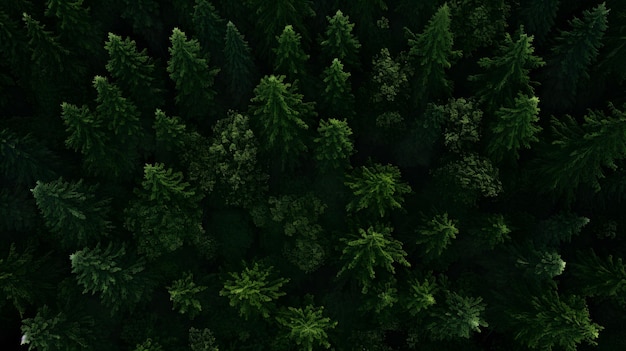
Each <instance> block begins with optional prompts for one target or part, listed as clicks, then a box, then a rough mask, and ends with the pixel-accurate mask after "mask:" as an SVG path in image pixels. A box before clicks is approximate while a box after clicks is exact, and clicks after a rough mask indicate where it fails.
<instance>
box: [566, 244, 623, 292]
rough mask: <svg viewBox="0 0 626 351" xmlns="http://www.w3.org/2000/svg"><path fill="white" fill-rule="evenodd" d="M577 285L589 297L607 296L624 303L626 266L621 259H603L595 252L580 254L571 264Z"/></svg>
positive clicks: (611, 257)
mask: <svg viewBox="0 0 626 351" xmlns="http://www.w3.org/2000/svg"><path fill="white" fill-rule="evenodd" d="M571 271H572V275H573V276H574V278H575V279H576V284H577V285H580V286H581V289H582V291H583V293H584V294H586V295H587V296H606V297H613V298H618V299H620V300H621V301H623V296H624V292H626V265H624V263H623V261H622V259H621V258H614V257H613V255H608V256H606V257H605V258H601V257H599V256H598V255H596V253H595V252H594V251H593V250H590V252H588V253H584V254H583V253H580V254H579V255H578V260H576V261H573V262H572V264H571Z"/></svg>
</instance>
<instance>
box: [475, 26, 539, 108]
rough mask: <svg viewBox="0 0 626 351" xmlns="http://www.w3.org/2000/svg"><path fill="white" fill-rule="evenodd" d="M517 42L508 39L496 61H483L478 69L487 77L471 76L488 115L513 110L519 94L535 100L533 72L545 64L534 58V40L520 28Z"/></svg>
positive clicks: (501, 47) (486, 59) (511, 38)
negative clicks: (489, 112) (476, 84)
mask: <svg viewBox="0 0 626 351" xmlns="http://www.w3.org/2000/svg"><path fill="white" fill-rule="evenodd" d="M516 37H517V39H516V40H515V41H514V39H513V37H511V35H510V34H508V33H506V34H505V36H504V43H502V44H501V45H500V46H499V47H498V51H497V53H496V55H495V56H494V57H491V58H490V57H483V58H481V59H480V60H478V65H479V66H480V67H481V68H483V70H484V73H480V74H477V75H474V76H470V78H469V79H470V80H472V81H476V82H478V83H479V84H480V85H479V88H478V92H477V95H478V96H479V98H480V103H481V104H484V105H485V106H486V108H487V110H488V111H491V112H495V111H497V110H498V109H499V108H500V107H506V108H511V107H513V106H514V104H515V98H516V97H517V96H518V94H520V93H521V94H524V95H528V96H533V91H534V89H533V87H532V84H533V82H531V80H530V76H529V74H530V71H531V70H532V69H535V68H539V67H542V66H543V65H544V64H545V63H544V62H543V60H542V59H541V58H540V57H538V56H535V55H534V48H533V46H532V43H533V37H532V36H528V35H527V34H525V33H524V31H523V28H520V30H519V32H518V33H516Z"/></svg>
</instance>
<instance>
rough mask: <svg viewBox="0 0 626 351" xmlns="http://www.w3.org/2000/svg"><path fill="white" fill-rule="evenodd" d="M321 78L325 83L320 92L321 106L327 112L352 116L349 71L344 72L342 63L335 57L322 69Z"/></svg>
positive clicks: (352, 106)
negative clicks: (321, 92) (322, 90)
mask: <svg viewBox="0 0 626 351" xmlns="http://www.w3.org/2000/svg"><path fill="white" fill-rule="evenodd" d="M322 77H323V78H322V79H323V81H324V84H325V88H324V93H323V94H322V107H323V108H325V109H326V111H328V112H327V114H331V115H335V116H340V117H344V118H350V117H353V116H354V95H353V94H352V87H351V86H350V82H349V81H348V78H350V73H349V72H344V70H343V64H342V63H341V61H340V60H339V59H337V58H335V59H333V61H332V62H331V64H330V66H329V67H327V68H326V69H325V70H324V73H323V74H322Z"/></svg>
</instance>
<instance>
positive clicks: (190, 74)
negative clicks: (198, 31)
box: [167, 28, 220, 120]
mask: <svg viewBox="0 0 626 351" xmlns="http://www.w3.org/2000/svg"><path fill="white" fill-rule="evenodd" d="M170 43H171V46H170V48H169V49H168V50H169V53H170V59H169V61H168V63H167V72H168V73H169V74H170V78H171V79H172V80H173V81H174V83H175V84H176V106H177V107H178V109H179V111H180V114H181V115H182V116H183V118H184V119H185V120H190V119H206V118H207V117H208V116H209V115H211V110H212V108H213V107H214V104H215V95H216V92H215V91H214V90H213V88H212V87H213V81H214V78H215V76H216V75H217V73H218V72H219V71H220V70H219V68H210V67H209V60H208V59H207V58H206V56H205V55H202V53H201V51H200V44H199V43H198V41H197V40H195V39H189V40H188V39H187V35H186V34H185V33H184V32H182V31H181V30H180V29H178V28H174V30H173V31H172V35H171V36H170Z"/></svg>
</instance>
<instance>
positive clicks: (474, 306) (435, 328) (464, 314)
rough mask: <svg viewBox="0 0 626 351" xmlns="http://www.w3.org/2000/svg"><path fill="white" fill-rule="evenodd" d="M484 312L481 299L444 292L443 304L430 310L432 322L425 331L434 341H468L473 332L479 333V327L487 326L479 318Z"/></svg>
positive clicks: (481, 318)
mask: <svg viewBox="0 0 626 351" xmlns="http://www.w3.org/2000/svg"><path fill="white" fill-rule="evenodd" d="M484 310H485V304H484V303H483V302H482V298H481V297H477V298H474V297H467V296H462V295H459V294H458V293H456V292H446V299H445V302H444V303H443V304H441V305H436V306H434V307H433V308H432V309H431V310H430V311H431V313H430V314H431V317H432V318H433V321H432V322H430V323H429V324H428V325H427V326H426V329H427V330H428V333H429V335H430V337H431V338H433V339H434V340H452V339H454V338H466V339H468V338H469V337H470V336H471V334H472V333H473V332H478V333H480V327H487V326H488V324H487V322H485V320H484V319H483V317H482V316H481V315H482V314H483V312H484Z"/></svg>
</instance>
